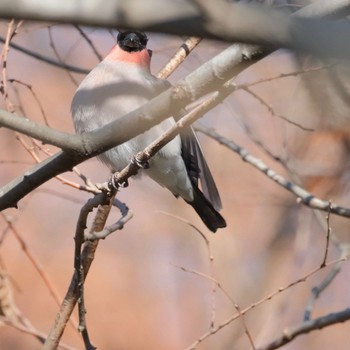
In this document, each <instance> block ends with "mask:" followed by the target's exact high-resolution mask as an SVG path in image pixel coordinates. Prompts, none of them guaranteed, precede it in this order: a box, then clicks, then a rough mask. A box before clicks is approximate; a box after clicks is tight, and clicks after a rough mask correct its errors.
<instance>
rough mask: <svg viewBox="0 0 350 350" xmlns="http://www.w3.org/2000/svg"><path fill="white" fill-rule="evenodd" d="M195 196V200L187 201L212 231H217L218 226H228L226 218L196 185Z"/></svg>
mask: <svg viewBox="0 0 350 350" xmlns="http://www.w3.org/2000/svg"><path fill="white" fill-rule="evenodd" d="M193 197H194V199H193V201H192V202H187V203H188V204H190V205H191V206H192V207H193V209H194V210H195V211H196V212H197V214H198V215H199V216H200V218H201V219H202V221H203V222H204V224H205V225H206V226H207V227H208V229H209V230H210V231H212V232H216V230H217V229H218V228H223V227H226V221H225V219H224V218H223V217H222V216H221V215H220V214H219V212H218V211H217V210H215V209H214V207H213V206H212V204H211V203H210V202H209V201H208V199H207V198H206V197H205V196H204V194H203V193H202V192H201V191H200V189H199V188H198V187H197V186H195V185H193Z"/></svg>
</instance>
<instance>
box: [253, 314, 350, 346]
mask: <svg viewBox="0 0 350 350" xmlns="http://www.w3.org/2000/svg"><path fill="white" fill-rule="evenodd" d="M349 319H350V309H345V310H343V311H339V312H335V313H331V314H328V315H326V316H322V317H319V318H315V319H313V320H311V321H306V322H303V323H301V324H300V325H298V326H296V327H294V328H290V329H286V330H285V331H284V332H283V334H282V335H281V336H280V337H279V338H277V339H276V340H274V341H273V342H271V343H270V344H268V345H266V346H263V347H261V348H258V349H257V350H273V349H277V348H280V347H281V346H283V345H285V344H287V343H289V342H291V341H292V340H293V339H294V338H296V337H297V336H299V335H301V334H307V333H309V332H311V331H314V330H317V329H322V328H325V327H328V326H331V325H333V324H336V323H342V322H345V321H348V320H349Z"/></svg>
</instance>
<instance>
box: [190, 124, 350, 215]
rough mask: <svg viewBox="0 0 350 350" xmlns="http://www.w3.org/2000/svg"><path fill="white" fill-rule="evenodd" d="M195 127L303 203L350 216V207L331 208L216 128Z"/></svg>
mask: <svg viewBox="0 0 350 350" xmlns="http://www.w3.org/2000/svg"><path fill="white" fill-rule="evenodd" d="M195 129H196V130H198V131H200V132H202V133H203V134H205V135H207V136H209V137H212V138H214V139H215V140H216V141H218V142H219V143H220V144H222V145H224V146H226V147H228V148H229V149H231V150H232V151H234V152H235V153H237V154H238V155H240V156H241V158H242V159H243V160H244V161H245V162H247V163H248V164H250V165H252V166H253V167H255V168H256V169H258V170H259V171H261V172H262V173H264V174H265V175H266V176H267V177H268V178H269V179H271V180H272V181H274V182H275V183H277V184H278V185H279V186H281V187H283V188H284V189H286V190H287V191H289V192H290V193H292V194H293V195H294V196H296V197H297V201H298V202H299V203H302V204H304V205H306V206H308V207H310V208H313V209H318V210H323V211H328V210H330V212H331V213H332V214H336V215H339V216H344V217H350V209H349V208H345V207H341V206H339V205H336V204H334V203H333V204H332V206H331V208H330V209H329V202H328V201H324V200H321V199H319V198H317V197H315V196H314V195H313V194H312V193H310V192H308V191H307V190H306V189H304V188H302V187H300V186H298V185H296V184H295V183H292V182H291V181H289V180H287V179H286V178H285V177H283V176H282V175H280V174H278V173H276V172H275V171H274V170H272V169H271V168H269V167H268V166H267V165H266V164H265V163H264V162H263V161H262V160H261V159H259V158H256V157H254V156H253V155H251V154H250V153H249V152H248V151H247V150H246V149H245V148H243V147H241V146H239V145H237V144H236V143H234V142H233V141H231V140H228V139H227V138H225V137H224V136H222V135H220V134H218V133H217V132H216V131H215V130H213V129H210V128H207V127H204V126H203V125H198V124H197V125H196V127H195Z"/></svg>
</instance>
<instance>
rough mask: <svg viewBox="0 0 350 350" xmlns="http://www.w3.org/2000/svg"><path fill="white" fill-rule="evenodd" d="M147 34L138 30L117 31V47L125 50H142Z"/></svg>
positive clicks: (145, 43) (144, 46)
mask: <svg viewBox="0 0 350 350" xmlns="http://www.w3.org/2000/svg"><path fill="white" fill-rule="evenodd" d="M147 41H148V38H147V35H146V34H145V33H144V32H140V31H122V32H119V34H118V37H117V43H118V45H119V47H120V48H121V49H122V50H124V51H127V52H137V51H142V50H144V49H145V48H146V45H147Z"/></svg>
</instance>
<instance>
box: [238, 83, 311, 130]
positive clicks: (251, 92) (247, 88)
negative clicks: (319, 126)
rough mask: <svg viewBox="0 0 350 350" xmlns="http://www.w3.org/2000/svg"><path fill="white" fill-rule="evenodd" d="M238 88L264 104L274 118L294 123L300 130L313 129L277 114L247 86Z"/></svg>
mask: <svg viewBox="0 0 350 350" xmlns="http://www.w3.org/2000/svg"><path fill="white" fill-rule="evenodd" d="M239 88H240V89H242V90H244V91H246V92H247V93H248V94H250V95H251V96H253V97H254V98H255V99H256V100H258V101H259V102H260V103H261V104H262V105H263V106H265V107H266V108H267V110H268V111H269V113H271V115H272V116H274V117H276V118H279V119H282V120H284V121H285V122H287V123H288V124H291V125H294V126H296V127H298V128H300V129H301V130H304V131H315V130H314V129H312V128H308V127H306V126H303V125H301V124H299V123H296V122H294V121H293V120H291V119H288V118H287V117H285V116H284V115H282V114H277V113H276V111H275V110H274V109H273V107H272V106H271V105H270V104H269V103H267V102H266V101H265V100H264V99H263V98H261V97H260V96H259V95H258V94H257V93H255V92H254V91H253V90H252V89H250V88H249V87H247V86H243V85H241V86H240V87H239Z"/></svg>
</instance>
